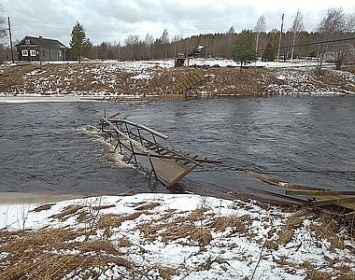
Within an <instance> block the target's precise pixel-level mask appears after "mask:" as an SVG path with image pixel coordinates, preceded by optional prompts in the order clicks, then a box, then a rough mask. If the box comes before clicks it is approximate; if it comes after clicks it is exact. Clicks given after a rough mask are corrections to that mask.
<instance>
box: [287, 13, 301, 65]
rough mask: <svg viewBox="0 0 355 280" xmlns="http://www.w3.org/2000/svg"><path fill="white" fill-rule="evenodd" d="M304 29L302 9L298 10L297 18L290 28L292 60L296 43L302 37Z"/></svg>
mask: <svg viewBox="0 0 355 280" xmlns="http://www.w3.org/2000/svg"><path fill="white" fill-rule="evenodd" d="M303 30H304V25H303V16H302V14H301V12H300V10H298V11H297V13H296V15H295V19H294V20H293V23H292V27H291V28H290V30H289V31H290V32H291V34H292V47H291V61H292V60H293V57H294V53H295V45H296V44H297V43H298V42H299V40H300V39H301V31H303Z"/></svg>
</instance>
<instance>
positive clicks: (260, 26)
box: [254, 16, 266, 56]
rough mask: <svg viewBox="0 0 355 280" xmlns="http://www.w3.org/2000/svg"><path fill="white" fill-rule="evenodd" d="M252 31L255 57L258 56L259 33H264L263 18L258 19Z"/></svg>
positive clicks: (264, 23) (264, 24)
mask: <svg viewBox="0 0 355 280" xmlns="http://www.w3.org/2000/svg"><path fill="white" fill-rule="evenodd" d="M254 31H255V54H256V56H258V52H259V41H260V36H261V33H263V32H266V22H265V16H260V17H259V19H258V21H257V22H256V26H255V28H254Z"/></svg>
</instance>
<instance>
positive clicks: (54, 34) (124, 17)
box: [0, 0, 355, 45]
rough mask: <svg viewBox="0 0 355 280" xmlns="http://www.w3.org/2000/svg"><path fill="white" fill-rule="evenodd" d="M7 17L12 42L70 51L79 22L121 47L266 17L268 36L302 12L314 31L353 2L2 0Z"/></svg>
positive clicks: (94, 37) (93, 35)
mask: <svg viewBox="0 0 355 280" xmlns="http://www.w3.org/2000/svg"><path fill="white" fill-rule="evenodd" d="M0 3H2V5H3V8H4V12H3V14H4V16H6V17H8V16H9V17H10V18H11V24H12V33H13V39H14V40H19V39H22V38H23V37H24V36H25V35H31V36H39V35H42V36H43V37H46V38H53V39H58V40H60V41H61V42H62V43H64V44H66V45H68V44H69V41H70V34H71V31H72V28H73V26H74V24H75V23H76V21H79V22H80V23H81V24H82V25H83V26H84V28H85V30H86V33H87V37H88V38H90V40H91V41H92V42H93V43H94V44H99V43H101V42H104V41H105V42H116V43H119V42H121V44H123V43H124V40H125V39H126V38H127V37H128V36H129V35H138V36H139V37H140V39H142V40H144V38H145V36H146V34H147V33H149V34H151V35H153V37H154V38H157V37H160V36H161V34H162V33H163V31H164V29H167V30H168V32H169V37H170V38H171V39H172V38H173V37H174V36H175V35H182V36H183V37H188V36H191V35H194V34H200V33H215V32H227V31H228V29H229V28H230V27H231V26H234V28H235V30H236V31H237V32H240V31H241V30H242V29H253V28H254V27H255V24H256V21H257V20H258V18H259V17H260V16H261V15H264V16H265V17H266V25H267V30H271V29H273V28H276V29H279V28H280V24H281V15H282V13H284V14H285V23H284V28H285V30H287V29H288V28H290V26H291V24H292V21H293V19H294V16H295V14H296V12H297V10H298V9H300V11H301V13H302V14H303V19H304V25H305V28H306V30H308V31H313V30H314V29H315V28H316V26H317V24H318V23H319V22H320V20H321V19H322V18H323V17H324V16H325V14H326V11H327V9H329V8H339V7H342V8H343V9H344V11H345V12H346V13H350V14H354V13H355V5H354V4H353V3H352V1H349V0H337V1H331V0H321V1H311V0H308V1H303V0H300V1H294V0H293V1H289V0H283V1H281V0H273V1H270V0H248V1H239V0H56V1H54V0H1V2H0Z"/></svg>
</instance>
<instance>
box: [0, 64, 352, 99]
mask: <svg viewBox="0 0 355 280" xmlns="http://www.w3.org/2000/svg"><path fill="white" fill-rule="evenodd" d="M173 65H174V64H173V60H165V61H141V62H139V61H136V62H118V61H105V62H98V61H93V62H86V63H83V64H77V63H61V64H50V63H47V64H44V65H42V67H40V66H39V65H37V64H32V65H21V66H2V67H1V69H0V73H1V80H0V93H2V94H6V95H13V94H34V93H35V94H41V95H81V96H82V95H85V96H92V95H95V96H121V95H130V96H147V95H150V96H157V97H165V98H167V97H169V94H170V93H171V92H174V89H176V88H177V87H179V85H181V84H182V83H183V82H184V81H186V80H189V79H190V78H191V76H192V75H193V69H194V67H179V68H174V67H173ZM190 66H195V67H198V69H200V70H201V72H202V74H203V81H202V82H201V83H199V84H198V85H196V86H194V87H192V88H191V89H190V90H189V91H188V94H190V95H192V96H199V97H201V96H202V97H219V96H275V95H276V96H280V95H312V94H354V93H355V75H354V73H355V71H354V69H350V68H346V71H345V70H344V71H336V70H332V68H331V65H326V66H327V68H323V69H322V70H321V71H319V69H318V68H317V63H314V62H313V63H312V64H310V63H308V64H307V63H298V64H297V63H288V64H286V63H284V64H282V63H279V64H276V63H274V64H272V63H270V64H263V65H262V68H259V67H248V68H246V69H244V70H243V71H240V69H239V68H238V67H237V66H236V64H235V62H233V61H226V60H218V59H215V60H202V59H201V60H196V61H191V62H190ZM255 66H257V65H255ZM276 66H277V67H276Z"/></svg>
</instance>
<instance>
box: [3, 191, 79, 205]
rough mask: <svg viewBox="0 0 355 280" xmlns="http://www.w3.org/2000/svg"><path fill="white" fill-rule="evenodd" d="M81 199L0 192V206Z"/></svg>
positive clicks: (70, 196)
mask: <svg viewBox="0 0 355 280" xmlns="http://www.w3.org/2000/svg"><path fill="white" fill-rule="evenodd" d="M75 198H82V197H80V196H74V195H55V194H37V193H25V192H0V204H34V203H51V202H58V201H63V200H69V199H75Z"/></svg>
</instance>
